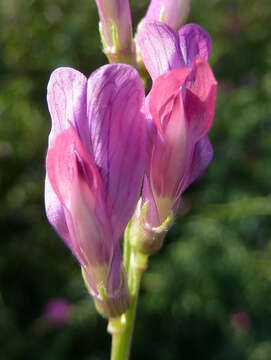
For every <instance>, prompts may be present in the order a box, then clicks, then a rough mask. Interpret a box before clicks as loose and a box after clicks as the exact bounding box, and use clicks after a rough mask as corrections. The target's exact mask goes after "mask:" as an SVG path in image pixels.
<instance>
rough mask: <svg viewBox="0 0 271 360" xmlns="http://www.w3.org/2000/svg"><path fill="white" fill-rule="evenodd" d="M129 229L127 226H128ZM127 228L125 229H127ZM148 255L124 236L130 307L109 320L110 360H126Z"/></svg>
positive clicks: (126, 234)
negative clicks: (110, 336) (110, 337)
mask: <svg viewBox="0 0 271 360" xmlns="http://www.w3.org/2000/svg"><path fill="white" fill-rule="evenodd" d="M128 227H129V226H128ZM128 227H127V228H128ZM147 263H148V255H145V254H143V253H141V252H140V251H138V250H137V249H136V248H134V247H133V246H131V242H130V237H129V232H128V231H127V229H126V231H125V236H124V264H125V267H126V271H127V275H128V287H129V292H130V307H129V308H128V310H127V312H126V313H124V314H122V315H121V316H120V317H118V318H111V319H109V323H108V328H107V330H108V332H109V333H111V334H112V347H111V360H128V359H129V356H130V350H131V344H132V336H133V330H134V324H135V315H136V308H137V299H138V294H139V291H140V285H141V279H142V276H143V274H144V272H145V271H146V269H147Z"/></svg>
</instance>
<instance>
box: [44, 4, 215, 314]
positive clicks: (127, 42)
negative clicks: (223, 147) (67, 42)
mask: <svg viewBox="0 0 271 360" xmlns="http://www.w3.org/2000/svg"><path fill="white" fill-rule="evenodd" d="M96 3H97V6H98V10H99V15H100V31H101V36H102V41H103V45H104V51H105V53H106V54H107V55H108V58H109V60H110V62H111V63H113V64H110V65H105V66H102V67H101V68H99V69H98V70H96V71H95V72H94V73H92V74H91V75H90V77H89V78H86V77H85V76H84V75H83V74H81V73H80V72H78V71H77V70H74V69H72V68H59V69H57V70H55V71H54V72H53V73H52V75H51V78H50V80H49V84H48V95H47V100H48V106H49V111H50V114H51V119H52V128H51V132H50V135H49V145H48V152H47V157H46V180H45V205H46V213H47V217H48V219H49V221H50V223H51V224H52V225H53V227H54V228H55V230H56V231H57V233H58V234H59V236H60V237H61V238H62V239H63V240H64V241H65V243H66V245H67V246H68V247H69V248H70V250H71V252H72V253H73V255H74V256H75V257H76V258H77V260H78V261H79V263H80V265H81V268H82V274H83V278H84V280H85V283H86V286H87V288H88V290H89V292H90V293H91V294H92V296H93V298H94V301H95V304H96V307H97V308H98V310H99V311H100V313H101V314H103V315H104V316H105V317H116V316H118V315H120V314H122V313H123V312H125V311H126V309H127V308H128V307H129V290H128V285H127V276H126V269H125V267H124V265H123V261H122V255H121V250H120V239H121V236H122V234H123V232H124V230H125V228H126V226H127V224H128V223H129V225H128V227H127V229H128V231H129V233H130V239H131V244H132V246H134V247H136V248H138V249H139V250H140V251H141V252H142V253H145V254H148V255H150V254H151V253H153V252H154V251H156V250H157V249H159V248H160V246H161V245H162V242H163V238H164V236H165V233H166V231H167V230H168V229H169V227H170V225H171V223H172V222H173V219H174V216H175V214H176V210H177V208H178V205H179V202H180V198H181V195H182V193H183V192H184V190H185V189H186V188H187V187H188V186H189V185H190V184H191V183H192V182H193V181H194V180H196V179H197V178H198V177H199V176H200V175H201V174H202V173H203V171H204V170H205V168H206V167H207V166H208V164H209V163H210V161H211V159H212V155H213V150H212V146H211V144H210V141H209V138H208V133H209V130H210V128H211V126H212V122H213V119H214V113H215V100H216V89H217V83H216V80H215V78H214V75H213V73H212V70H211V68H210V65H209V64H208V59H209V55H210V52H211V40H210V37H209V34H208V33H207V32H206V31H205V30H203V29H202V28H201V27H200V26H198V25H196V24H188V25H185V26H183V27H181V28H180V25H181V22H182V21H183V19H184V18H185V17H186V15H187V13H188V9H189V4H190V2H189V1H188V0H186V1H185V0H168V1H165V0H164V1H163V0H152V1H151V3H150V6H149V9H148V11H147V14H146V16H145V18H144V19H143V21H142V22H141V26H139V28H138V32H137V34H136V37H135V40H133V39H132V30H131V29H132V27H131V15H130V8H129V2H128V0H122V1H121V0H114V1H109V0H96ZM135 43H136V46H135ZM135 49H136V50H135ZM135 52H137V54H135ZM120 59H121V60H123V59H124V60H126V62H127V63H129V64H134V66H135V67H138V68H139V63H137V60H136V59H140V62H141V61H143V63H144V66H145V68H146V70H147V72H148V73H149V75H150V77H151V79H152V87H151V90H150V92H149V94H148V95H147V96H145V93H144V87H143V83H142V81H141V79H140V76H139V73H138V72H137V70H136V68H135V67H133V66H131V65H128V64H127V65H126V64H117V63H116V62H119V61H120Z"/></svg>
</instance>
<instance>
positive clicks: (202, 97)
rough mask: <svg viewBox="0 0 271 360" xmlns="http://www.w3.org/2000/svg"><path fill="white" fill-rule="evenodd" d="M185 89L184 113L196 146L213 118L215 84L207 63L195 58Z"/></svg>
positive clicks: (208, 128) (206, 131)
mask: <svg viewBox="0 0 271 360" xmlns="http://www.w3.org/2000/svg"><path fill="white" fill-rule="evenodd" d="M185 87H186V92H185V99H184V106H185V113H186V117H187V120H188V122H189V127H190V129H191V132H192V134H193V141H194V144H196V143H197V142H198V141H199V140H200V139H201V138H203V137H204V136H205V135H207V133H208V131H209V130H210V128H211V126H212V123H213V120H214V116H215V102H216V92H217V82H216V79H215V77H214V75H213V72H212V69H211V67H210V66H209V65H208V63H207V62H205V61H204V60H201V59H200V58H199V57H197V58H196V60H195V62H194V65H193V69H192V72H191V74H190V75H189V77H188V78H187V80H186V84H185Z"/></svg>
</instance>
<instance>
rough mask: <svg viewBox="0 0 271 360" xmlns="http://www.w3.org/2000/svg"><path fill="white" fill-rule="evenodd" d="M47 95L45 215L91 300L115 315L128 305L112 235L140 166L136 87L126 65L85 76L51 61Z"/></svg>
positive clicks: (130, 202)
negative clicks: (76, 265)
mask: <svg viewBox="0 0 271 360" xmlns="http://www.w3.org/2000/svg"><path fill="white" fill-rule="evenodd" d="M47 100H48V106H49V110H50V114H51V118H52V129H51V132H50V135H49V147H48V153H47V158H46V172H47V174H46V181H45V205H46V213H47V217H48V219H49V221H50V223H51V224H52V225H53V226H54V228H55V229H56V231H57V232H58V234H59V235H60V236H61V237H62V239H63V240H64V241H65V243H66V245H67V246H68V247H69V248H70V249H71V251H72V253H73V254H74V255H75V257H76V258H77V259H78V261H79V263H80V265H81V267H82V271H83V276H84V278H85V281H86V283H87V287H88V289H89V291H90V293H91V294H92V295H93V297H94V300H95V303H96V306H97V307H98V308H99V309H100V311H101V312H102V313H103V314H104V315H105V316H110V317H111V316H117V315H120V314H121V313H122V312H124V311H125V310H126V309H127V307H128V304H129V296H128V290H127V282H126V273H125V270H124V268H123V265H122V259H121V254H120V247H119V239H120V237H121V235H122V232H123V231H124V229H125V226H126V225H127V223H128V221H129V218H130V217H131V215H132V213H133V211H134V208H135V205H136V203H137V200H138V196H139V193H140V188H141V182H142V177H143V174H144V169H145V118H144V116H143V114H142V112H141V107H142V104H143V101H144V89H143V86H142V83H141V80H140V78H139V75H138V73H137V71H136V70H135V69H133V68H132V67H130V66H128V65H123V64H119V65H106V66H103V67H101V68H100V69H98V70H97V71H95V72H94V73H93V74H92V75H91V76H90V77H89V79H87V78H86V77H85V76H84V75H83V74H81V73H80V72H78V71H76V70H74V69H71V68H59V69H57V70H55V71H54V72H53V73H52V75H51V78H50V81H49V84H48V96H47Z"/></svg>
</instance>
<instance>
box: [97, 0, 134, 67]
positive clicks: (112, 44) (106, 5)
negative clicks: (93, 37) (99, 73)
mask: <svg viewBox="0 0 271 360" xmlns="http://www.w3.org/2000/svg"><path fill="white" fill-rule="evenodd" d="M96 4H97V7H98V11H99V17H100V24H99V28H100V34H101V39H102V43H103V47H104V52H105V54H106V55H107V57H108V58H109V61H110V62H112V63H115V62H128V63H131V62H132V59H131V57H132V52H133V51H132V20H131V14H130V6H129V1H128V0H96Z"/></svg>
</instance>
